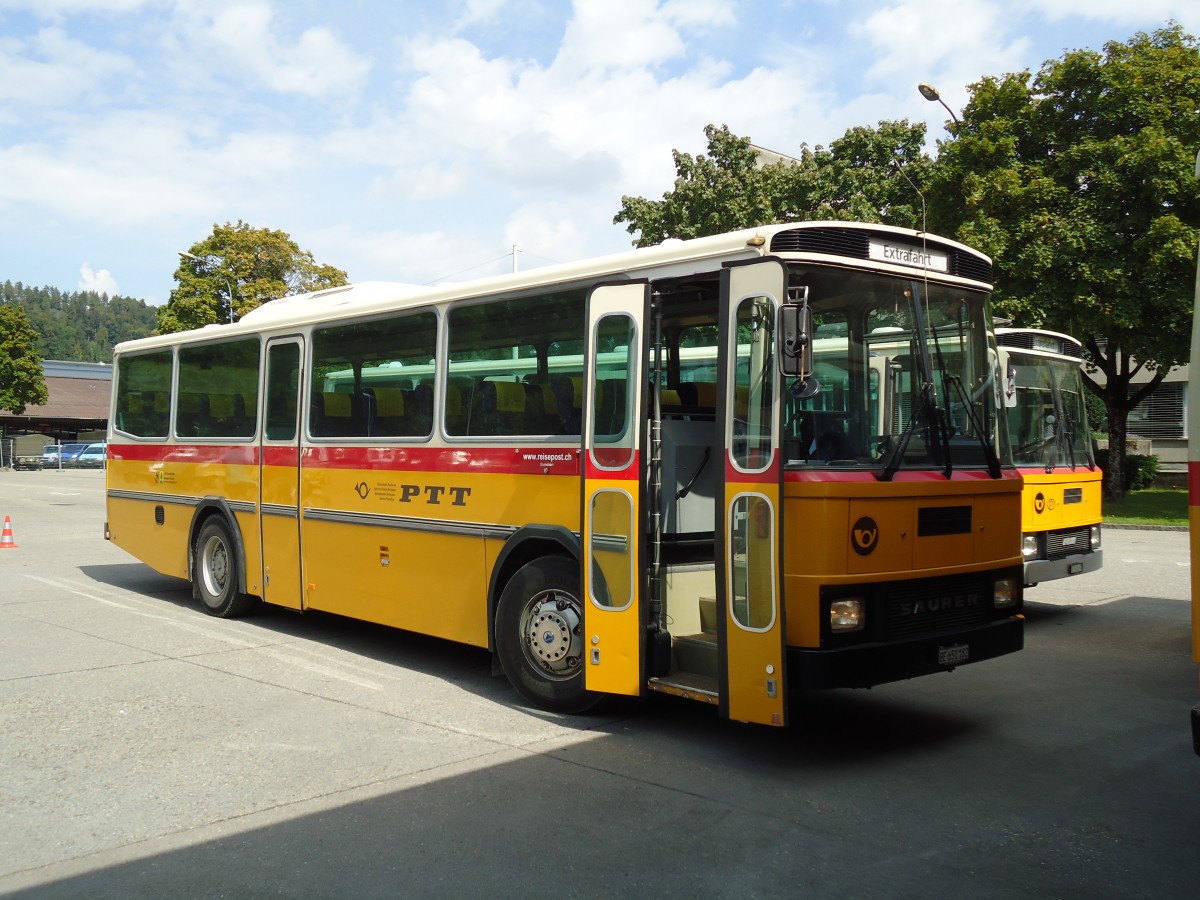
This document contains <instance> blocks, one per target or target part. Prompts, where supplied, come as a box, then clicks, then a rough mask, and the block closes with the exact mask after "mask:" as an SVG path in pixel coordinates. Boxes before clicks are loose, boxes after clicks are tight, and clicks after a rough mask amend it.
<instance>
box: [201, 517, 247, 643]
mask: <svg viewBox="0 0 1200 900" xmlns="http://www.w3.org/2000/svg"><path fill="white" fill-rule="evenodd" d="M192 558H193V559H194V560H195V562H194V566H195V572H194V575H193V583H194V584H195V585H196V592H197V594H198V595H199V597H200V601H201V602H202V603H203V604H204V611H205V612H206V613H208V614H209V615H210V616H219V617H220V618H222V619H231V618H234V617H236V616H242V615H245V614H246V613H248V612H250V610H251V609H253V608H254V604H255V601H254V598H253V597H248V596H247V595H245V594H242V593H239V591H238V577H237V571H238V570H237V553H236V551H235V550H234V544H233V537H232V536H231V535H230V532H229V526H228V525H226V524H225V520H224V519H222V518H221V517H220V516H213V517H212V518H210V519H209V520H208V521H207V522H205V523H204V525H202V526H201V528H200V533H199V534H198V535H197V536H196V547H195V552H194V553H193V555H192Z"/></svg>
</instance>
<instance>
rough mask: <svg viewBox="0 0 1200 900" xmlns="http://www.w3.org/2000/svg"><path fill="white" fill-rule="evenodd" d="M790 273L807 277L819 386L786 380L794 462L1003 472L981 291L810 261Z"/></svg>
mask: <svg viewBox="0 0 1200 900" xmlns="http://www.w3.org/2000/svg"><path fill="white" fill-rule="evenodd" d="M792 284H793V285H803V286H807V287H808V289H809V297H810V305H811V308H812V311H813V325H814V328H813V332H814V333H813V369H814V376H815V378H816V381H817V383H818V384H819V386H820V389H819V391H818V392H817V393H816V394H815V395H813V396H810V397H803V395H804V394H806V393H807V391H804V390H802V389H801V384H800V383H799V382H798V381H797V380H789V382H788V384H787V385H786V386H785V387H786V388H787V389H786V390H785V391H784V397H785V401H786V407H785V409H786V412H785V419H784V431H785V441H786V444H785V446H786V448H787V460H788V462H789V463H794V464H800V465H810V466H811V465H820V466H871V467H874V468H875V469H876V470H877V474H879V476H880V477H881V478H883V479H884V480H887V479H889V478H891V476H892V474H894V473H895V471H897V470H898V469H902V468H914V467H917V468H920V467H936V468H939V469H943V470H944V471H945V472H946V473H947V474H949V473H950V472H951V471H952V470H953V469H955V468H980V467H987V468H988V469H989V470H992V472H993V475H994V476H995V477H998V476H999V461H1000V460H1002V459H1003V460H1007V459H1008V456H1009V454H1008V448H1007V438H1006V435H1005V434H1004V433H1003V430H1002V429H999V428H998V427H997V421H998V417H997V415H996V410H997V409H998V408H999V402H1000V401H999V385H1000V379H999V378H998V362H997V360H998V356H997V353H996V348H995V345H994V339H993V337H992V335H991V331H990V329H989V328H988V324H987V323H988V322H989V321H990V318H989V317H990V311H989V303H988V297H987V295H986V294H983V293H981V292H976V291H971V290H966V289H963V288H960V287H953V286H948V285H943V284H931V283H927V282H924V281H921V280H915V279H906V278H897V277H893V276H888V275H883V274H878V273H869V272H862V273H847V272H846V271H844V270H834V269H825V268H817V267H804V268H799V267H797V268H795V269H793V271H792ZM801 398H802V399H801Z"/></svg>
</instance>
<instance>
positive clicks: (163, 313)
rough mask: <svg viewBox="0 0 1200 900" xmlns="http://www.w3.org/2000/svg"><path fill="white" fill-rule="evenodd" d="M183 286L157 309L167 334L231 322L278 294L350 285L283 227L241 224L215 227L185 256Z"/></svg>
mask: <svg viewBox="0 0 1200 900" xmlns="http://www.w3.org/2000/svg"><path fill="white" fill-rule="evenodd" d="M175 281H176V282H177V283H178V287H176V288H175V289H174V290H172V291H171V296H170V299H169V300H168V301H167V303H166V304H165V305H163V306H161V307H159V310H158V331H159V333H160V334H167V333H170V332H175V331H185V330H187V329H190V328H200V327H202V326H204V325H210V324H213V323H215V322H230V321H236V320H237V319H239V318H241V317H242V316H244V315H245V314H246V313H248V312H250V310H252V309H257V308H258V307H259V306H261V305H262V304H264V303H267V302H269V301H271V300H274V299H276V298H278V297H286V296H290V295H292V294H303V293H308V292H310V291H319V290H322V289H323V288H328V287H336V286H338V285H343V284H346V283H347V282H346V273H345V272H343V271H342V270H341V269H337V268H334V267H333V266H329V265H320V264H318V263H317V262H316V261H315V260H314V259H313V255H312V253H311V252H309V251H307V250H301V249H300V248H299V246H297V244H296V242H295V241H293V240H292V239H291V237H290V236H289V235H287V234H286V233H285V232H282V231H271V230H269V229H266V228H252V227H251V226H250V225H247V224H246V223H245V222H242V221H241V220H238V222H237V224H235V225H231V224H229V223H228V222H226V223H225V224H224V225H214V226H213V231H212V234H211V235H209V236H208V237H207V238H205V239H204V240H202V241H200V242H198V243H196V244H193V245H192V246H191V248H190V249H189V250H188V253H187V254H186V255H184V254H181V255H180V262H179V267H178V268H177V269H176V270H175Z"/></svg>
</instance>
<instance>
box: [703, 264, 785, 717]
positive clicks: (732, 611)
mask: <svg viewBox="0 0 1200 900" xmlns="http://www.w3.org/2000/svg"><path fill="white" fill-rule="evenodd" d="M786 277H787V273H786V270H785V269H784V266H783V264H782V263H780V262H779V261H778V260H772V259H767V260H757V261H754V262H752V263H747V264H735V265H732V266H730V267H729V268H727V269H725V270H724V272H723V273H722V276H721V306H720V319H719V321H720V333H719V335H718V341H719V346H720V347H721V348H722V352H721V353H720V354H719V360H718V390H719V401H718V407H717V419H718V427H719V428H720V429H721V433H722V434H723V436H724V457H723V464H722V466H721V467H720V469H719V472H718V477H719V478H720V479H721V485H720V487H719V488H718V491H717V497H718V501H719V502H720V504H721V506H720V508H719V510H718V513H719V514H718V516H717V523H716V529H717V534H716V537H717V603H718V607H719V609H720V610H721V612H720V614H719V615H718V617H717V625H718V631H717V633H718V640H719V645H720V660H719V685H720V695H721V714H722V715H723V716H725V717H726V718H730V719H736V720H738V721H743V722H758V723H761V724H764V725H786V724H787V697H786V684H787V677H786V676H787V673H786V671H785V670H784V662H785V640H786V634H785V630H784V621H783V615H784V610H783V602H782V580H781V577H780V572H781V569H782V559H781V557H782V543H781V537H782V532H781V528H780V526H781V515H780V513H781V509H780V506H781V499H782V464H781V460H780V457H781V454H780V452H779V445H780V442H779V436H780V434H779V432H780V407H781V403H780V398H779V396H778V395H779V385H780V377H779V374H778V371H777V367H776V362H775V329H776V321H777V316H778V311H779V308H780V305H781V303H782V301H783V299H784V297H785V290H786Z"/></svg>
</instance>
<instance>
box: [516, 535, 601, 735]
mask: <svg viewBox="0 0 1200 900" xmlns="http://www.w3.org/2000/svg"><path fill="white" fill-rule="evenodd" d="M580 593H581V592H580V589H579V566H578V564H577V563H576V562H575V561H574V560H571V559H568V558H567V557H565V556H546V557H542V558H541V559H535V560H533V561H532V562H528V563H526V564H525V565H524V566H522V567H521V568H520V569H518V570H517V572H516V573H515V574H514V575H513V577H512V578H510V579H509V581H508V584H506V585H505V586H504V591H503V592H502V593H501V594H500V602H499V603H498V604H497V606H496V653H497V655H498V656H499V657H500V666H501V668H502V669H503V670H504V674H505V675H506V676H507V678H508V680H509V682H510V683H511V684H512V686H513V687H514V688H516V689H517V692H518V693H519V694H521V696H522V697H524V698H525V699H526V700H528V701H529V702H530V703H532V704H533V705H535V706H538V707H540V708H541V709H545V710H548V711H550V712H557V713H580V712H584V711H586V710H588V709H590V708H591V707H593V706H595V705H596V704H597V703H598V702H600V695H599V694H596V693H593V692H591V691H588V690H586V689H585V688H584V686H583V659H584V633H583V605H582V600H581V599H580Z"/></svg>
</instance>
